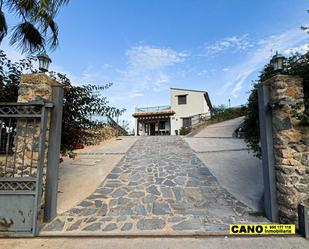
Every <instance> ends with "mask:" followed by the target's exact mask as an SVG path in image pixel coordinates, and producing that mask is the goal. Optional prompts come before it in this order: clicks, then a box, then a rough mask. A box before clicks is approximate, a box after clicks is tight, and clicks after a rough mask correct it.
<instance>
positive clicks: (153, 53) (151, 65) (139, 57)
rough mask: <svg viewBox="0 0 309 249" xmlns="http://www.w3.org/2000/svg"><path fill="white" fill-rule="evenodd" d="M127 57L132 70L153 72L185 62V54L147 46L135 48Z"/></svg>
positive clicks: (130, 50)
mask: <svg viewBox="0 0 309 249" xmlns="http://www.w3.org/2000/svg"><path fill="white" fill-rule="evenodd" d="M126 55H127V57H128V59H129V65H130V66H131V67H132V68H138V69H145V70H153V69H160V68H162V67H166V66H170V65H173V64H175V63H178V62H182V61H184V58H185V57H186V56H187V55H186V54H185V53H181V52H176V51H175V50H172V49H166V48H158V47H152V46H147V45H140V46H134V47H132V48H130V49H129V50H127V52H126Z"/></svg>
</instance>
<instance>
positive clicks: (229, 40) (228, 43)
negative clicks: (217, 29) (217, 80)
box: [204, 34, 254, 56]
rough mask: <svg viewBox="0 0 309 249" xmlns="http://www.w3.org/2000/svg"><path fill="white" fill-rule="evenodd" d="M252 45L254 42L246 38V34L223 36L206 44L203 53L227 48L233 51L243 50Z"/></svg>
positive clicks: (217, 51) (214, 52)
mask: <svg viewBox="0 0 309 249" xmlns="http://www.w3.org/2000/svg"><path fill="white" fill-rule="evenodd" d="M253 45H254V44H253V43H252V42H251V41H250V40H249V38H248V34H244V35H242V36H230V37H225V38H223V39H222V40H219V41H216V42H214V43H213V44H210V45H207V46H206V49H205V50H206V51H205V53H204V55H205V56H207V55H213V54H217V53H220V52H225V51H227V50H232V51H233V52H235V51H239V50H242V51H245V50H247V49H248V48H251V47H253Z"/></svg>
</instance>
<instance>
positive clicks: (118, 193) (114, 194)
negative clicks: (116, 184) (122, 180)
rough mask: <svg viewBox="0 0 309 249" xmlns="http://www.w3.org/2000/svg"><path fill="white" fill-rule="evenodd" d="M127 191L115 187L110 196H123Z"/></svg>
mask: <svg viewBox="0 0 309 249" xmlns="http://www.w3.org/2000/svg"><path fill="white" fill-rule="evenodd" d="M126 193H127V192H126V191H125V190H123V189H117V190H116V191H115V192H113V193H112V197H114V198H116V197H121V196H124V195H125V194H126Z"/></svg>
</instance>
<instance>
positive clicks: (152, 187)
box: [146, 185, 161, 195]
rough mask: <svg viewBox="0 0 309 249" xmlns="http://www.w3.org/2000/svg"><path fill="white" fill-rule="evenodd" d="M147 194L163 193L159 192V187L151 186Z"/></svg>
mask: <svg viewBox="0 0 309 249" xmlns="http://www.w3.org/2000/svg"><path fill="white" fill-rule="evenodd" d="M146 190H147V192H148V193H150V194H153V195H161V193H160V192H159V191H158V189H157V187H156V186H155V185H151V186H149V187H148V188H147V189H146Z"/></svg>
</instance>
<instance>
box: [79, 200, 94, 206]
mask: <svg viewBox="0 0 309 249" xmlns="http://www.w3.org/2000/svg"><path fill="white" fill-rule="evenodd" d="M78 206H81V207H90V206H93V202H91V201H82V202H81V203H79V204H78Z"/></svg>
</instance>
